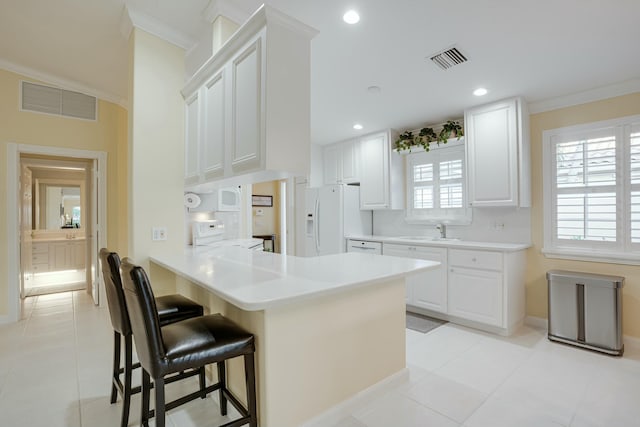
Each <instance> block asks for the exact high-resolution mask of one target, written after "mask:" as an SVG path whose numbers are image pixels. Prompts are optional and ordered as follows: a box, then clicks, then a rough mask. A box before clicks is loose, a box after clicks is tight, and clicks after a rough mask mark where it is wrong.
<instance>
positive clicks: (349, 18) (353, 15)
mask: <svg viewBox="0 0 640 427" xmlns="http://www.w3.org/2000/svg"><path fill="white" fill-rule="evenodd" d="M342 19H343V20H344V22H346V23H347V24H357V23H358V22H359V21H360V15H358V12H356V11H355V10H348V11H347V13H345V14H344V15H343V16H342Z"/></svg>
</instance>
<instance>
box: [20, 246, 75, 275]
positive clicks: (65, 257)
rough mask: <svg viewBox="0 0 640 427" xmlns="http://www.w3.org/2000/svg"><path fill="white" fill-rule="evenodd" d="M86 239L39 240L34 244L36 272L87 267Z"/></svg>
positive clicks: (33, 259)
mask: <svg viewBox="0 0 640 427" xmlns="http://www.w3.org/2000/svg"><path fill="white" fill-rule="evenodd" d="M85 253H86V240H74V241H62V242H38V243H34V244H33V245H32V263H33V272H34V273H46V272H49V271H62V270H79V269H83V268H85V258H86V256H85Z"/></svg>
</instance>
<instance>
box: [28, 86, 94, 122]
mask: <svg viewBox="0 0 640 427" xmlns="http://www.w3.org/2000/svg"><path fill="white" fill-rule="evenodd" d="M97 105H98V100H97V99H96V98H95V97H94V96H89V95H85V94H83V93H79V92H73V91H70V90H65V89H59V88H57V87H51V86H44V85H39V84H35V83H29V82H22V91H21V99H20V107H21V109H22V110H23V111H34V112H38V113H46V114H55V115H58V116H65V117H73V118H77V119H85V120H96V116H97V109H96V108H97Z"/></svg>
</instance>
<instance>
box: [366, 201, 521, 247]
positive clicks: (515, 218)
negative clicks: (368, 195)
mask: <svg viewBox="0 0 640 427" xmlns="http://www.w3.org/2000/svg"><path fill="white" fill-rule="evenodd" d="M404 214H405V213H404V211H403V210H393V211H391V210H388V211H387V210H380V211H374V212H373V234H375V235H381V236H409V235H412V236H431V237H437V236H439V232H438V230H436V227H435V224H408V223H407V222H405V216H404ZM443 222H445V223H446V221H443ZM447 236H449V237H457V238H460V239H463V240H473V241H482V242H496V243H530V242H531V209H529V208H519V209H517V208H474V209H473V220H472V222H471V224H470V225H447Z"/></svg>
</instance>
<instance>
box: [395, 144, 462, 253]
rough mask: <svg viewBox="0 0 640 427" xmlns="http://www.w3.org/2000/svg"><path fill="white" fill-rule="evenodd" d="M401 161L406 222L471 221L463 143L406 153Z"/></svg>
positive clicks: (452, 222) (454, 222) (458, 222)
mask: <svg viewBox="0 0 640 427" xmlns="http://www.w3.org/2000/svg"><path fill="white" fill-rule="evenodd" d="M405 161H406V166H407V167H406V171H407V172H406V174H407V176H406V182H407V199H406V221H407V222H408V223H437V222H442V221H446V222H447V223H449V224H470V223H471V209H470V208H469V207H468V203H467V185H466V164H465V148H464V142H462V141H460V142H458V141H455V142H454V141H451V142H450V143H449V144H447V145H446V146H440V147H434V148H432V150H431V151H428V152H418V153H412V154H408V155H406V160H405ZM409 240H413V239H409ZM423 240H424V239H423ZM429 240H434V239H429Z"/></svg>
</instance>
